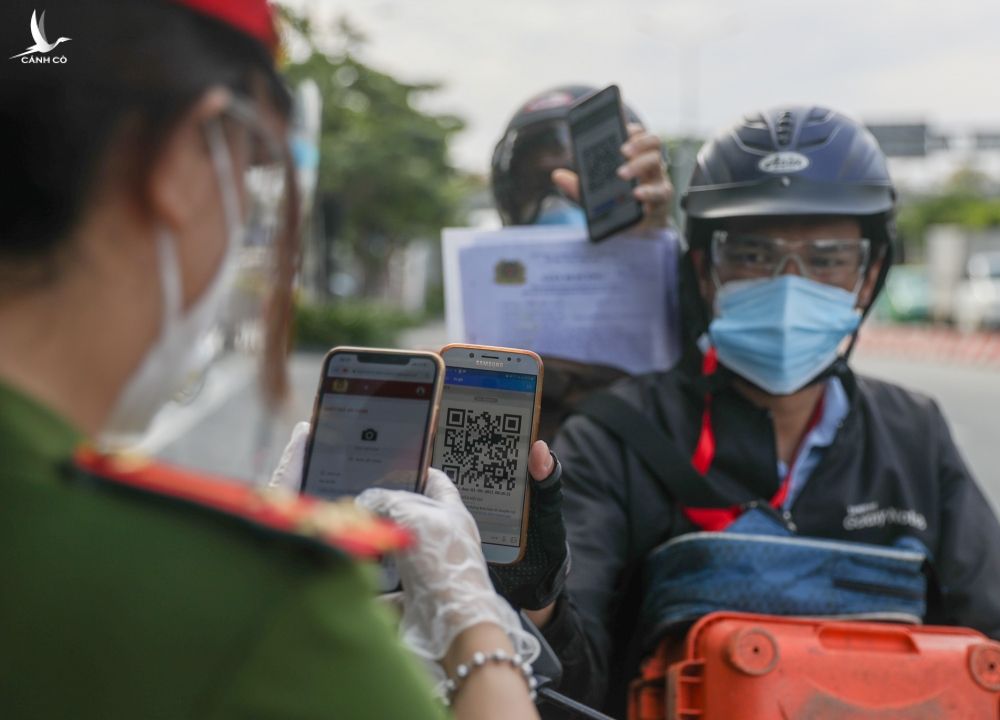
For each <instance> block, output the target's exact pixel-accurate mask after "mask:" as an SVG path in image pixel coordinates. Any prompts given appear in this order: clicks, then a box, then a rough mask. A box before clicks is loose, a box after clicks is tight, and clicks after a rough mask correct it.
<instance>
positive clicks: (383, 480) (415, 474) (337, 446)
mask: <svg viewBox="0 0 1000 720" xmlns="http://www.w3.org/2000/svg"><path fill="white" fill-rule="evenodd" d="M443 375H444V364H443V362H442V361H441V358H440V357H438V356H437V355H436V354H435V353H427V352H417V351H406V350H403V351H399V350H396V351H394V350H376V349H371V348H347V347H340V348H334V349H333V350H331V351H330V353H329V354H328V355H327V356H326V358H325V360H324V362H323V372H322V375H321V377H320V383H319V389H318V391H317V393H316V402H315V405H314V407H313V416H312V426H311V428H310V431H309V440H308V444H307V446H306V455H305V463H304V468H303V473H302V492H303V493H306V494H309V495H314V496H317V497H321V498H326V499H334V498H339V497H345V496H347V497H351V496H355V495H357V494H358V493H360V492H362V491H363V490H366V489H368V488H370V487H382V488H390V489H393V490H409V491H412V492H421V491H422V490H423V484H424V480H425V478H426V476H427V465H428V463H429V462H430V451H431V442H432V440H433V436H434V430H435V428H436V420H437V410H438V405H439V403H440V398H441V383H442V376H443ZM398 585H399V578H398V575H397V574H396V572H395V567H394V566H392V565H391V564H388V563H383V573H382V580H381V584H380V589H381V590H383V591H389V590H393V589H395V588H396V587H397V586H398Z"/></svg>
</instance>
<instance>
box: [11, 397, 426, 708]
mask: <svg viewBox="0 0 1000 720" xmlns="http://www.w3.org/2000/svg"><path fill="white" fill-rule="evenodd" d="M80 439H81V438H80V437H79V435H78V433H76V432H75V431H74V430H73V429H72V428H71V427H70V426H68V425H67V424H66V422H64V421H63V420H62V419H60V418H59V417H57V416H55V415H54V414H52V413H51V412H49V411H48V410H47V409H45V408H43V407H40V406H38V405H37V404H36V403H34V402H33V401H32V400H30V399H28V398H26V397H24V396H23V395H20V394H18V393H16V392H14V391H13V390H11V389H10V388H5V387H4V386H2V385H0V717H2V718H5V719H11V720H13V719H14V718H45V720H52V719H53V718H74V719H80V720H82V719H84V718H101V720H108V719H118V718H121V719H129V720H140V719H142V720H146V719H152V718H165V719H166V718H169V719H170V720H176V719H178V718H236V717H238V718H262V719H263V718H283V719H295V718H416V719H421V718H438V717H442V716H443V715H444V710H443V709H442V708H441V706H440V705H439V703H437V701H436V700H434V699H433V698H432V695H431V692H430V689H429V686H428V683H427V681H426V680H425V678H424V677H422V676H421V673H422V671H421V670H420V669H419V668H418V667H417V665H416V663H415V662H414V661H413V660H412V658H410V657H409V656H407V655H406V653H405V651H404V650H403V649H402V648H401V646H400V645H399V643H398V642H397V641H396V639H395V637H394V632H393V630H392V627H391V624H390V622H389V620H388V618H387V617H386V616H384V614H383V611H382V609H381V608H379V607H378V606H377V604H376V602H375V601H374V600H373V589H372V583H371V579H370V577H369V575H370V573H368V572H367V571H366V569H365V568H362V567H360V566H359V565H357V564H356V563H354V562H352V561H350V560H349V559H347V558H345V557H344V556H343V555H341V554H338V553H337V552H336V551H334V550H329V551H327V550H325V549H321V548H316V547H313V546H310V545H309V544H307V543H303V542H302V541H301V540H300V539H297V538H294V537H291V536H282V535H276V534H273V533H267V532H264V531H261V530H258V529H256V528H253V527H250V526H247V525H246V524H243V523H241V522H239V521H238V520H237V519H234V518H229V517H227V516H224V515H221V514H219V513H217V512H214V511H211V510H208V509H204V508H199V507H192V506H183V505H180V504H177V503H174V502H172V501H169V500H167V499H163V498H159V497H157V496H154V495H144V494H142V493H139V492H136V491H130V490H128V489H124V488H117V487H115V486H114V485H110V484H105V483H101V482H86V481H83V480H80V479H78V477H77V476H76V473H74V472H73V471H71V469H70V467H71V465H70V455H71V453H72V450H73V448H74V447H75V446H76V444H77V443H78V442H79V441H80Z"/></svg>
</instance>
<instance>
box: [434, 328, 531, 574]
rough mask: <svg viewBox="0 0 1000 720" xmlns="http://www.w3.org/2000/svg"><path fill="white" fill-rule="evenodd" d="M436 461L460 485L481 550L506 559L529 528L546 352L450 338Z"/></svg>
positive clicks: (516, 555)
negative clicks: (532, 455) (531, 458)
mask: <svg viewBox="0 0 1000 720" xmlns="http://www.w3.org/2000/svg"><path fill="white" fill-rule="evenodd" d="M441 358H442V359H443V360H444V364H445V379H444V388H443V390H442V394H441V412H440V413H439V416H438V418H439V419H438V429H437V434H436V437H435V441H434V454H433V457H432V460H431V464H432V465H433V466H434V467H436V468H439V469H441V470H443V471H444V472H445V474H447V475H448V477H450V478H451V479H452V481H453V482H454V483H455V485H456V486H457V487H458V491H459V493H460V494H461V495H462V500H463V501H464V502H465V505H466V507H467V508H468V509H469V512H470V513H471V514H472V517H473V518H475V520H476V523H477V525H478V526H479V534H480V536H481V537H482V541H483V554H484V555H485V556H486V560H487V561H488V562H491V563H495V564H500V565H508V564H511V563H516V562H518V561H519V560H521V558H522V557H523V556H524V552H525V549H526V547H527V534H528V503H529V500H530V482H529V478H528V452H529V451H530V449H531V445H532V443H533V442H534V441H535V437H536V436H537V433H538V413H539V409H540V406H541V397H542V360H541V358H539V357H538V355H536V354H535V353H533V352H531V351H529V350H513V349H509V348H499V347H489V346H483V345H458V344H456V345H448V346H446V347H444V348H442V350H441Z"/></svg>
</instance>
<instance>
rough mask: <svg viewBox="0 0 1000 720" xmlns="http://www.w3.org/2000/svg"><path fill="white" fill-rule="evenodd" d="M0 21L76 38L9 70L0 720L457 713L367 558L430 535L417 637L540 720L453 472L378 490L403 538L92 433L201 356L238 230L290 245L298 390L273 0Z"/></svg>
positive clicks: (258, 240)
mask: <svg viewBox="0 0 1000 720" xmlns="http://www.w3.org/2000/svg"><path fill="white" fill-rule="evenodd" d="M2 14H3V18H2V19H3V21H2V22H0V38H2V42H0V47H3V48H5V50H7V51H8V52H7V54H8V55H10V54H12V53H13V52H14V51H15V50H17V49H19V48H23V47H24V45H25V43H26V42H28V41H29V40H27V38H29V37H30V36H29V33H28V32H27V30H28V27H29V21H30V26H31V27H33V28H34V29H36V30H37V29H38V28H39V26H40V27H41V28H42V29H41V31H40V32H41V33H44V32H45V30H44V21H45V20H47V22H48V27H49V29H50V30H54V31H55V32H54V33H53V35H65V36H69V38H71V40H70V41H68V42H64V43H63V44H61V45H60V48H59V52H60V53H62V55H61V56H60V57H63V56H64V59H65V62H60V63H28V62H24V63H22V62H10V63H8V65H7V66H6V67H5V70H4V78H3V81H2V82H0V143H2V145H3V152H2V155H3V157H4V173H3V180H2V188H0V196H2V198H3V202H4V212H3V213H2V214H0V489H2V493H3V502H2V504H0V576H2V577H3V591H2V592H0V716H3V717H5V718H20V719H26V718H46V719H47V718H56V717H74V718H95V719H96V718H102V719H103V718H127V717H133V718H179V717H188V718H230V717H232V718H236V717H240V718H244V717H258V718H263V717H285V718H289V717H294V718H328V717H350V718H389V717H407V718H436V717H442V716H444V715H445V710H444V708H443V707H442V705H441V704H439V703H438V702H437V701H436V700H435V699H434V698H433V695H432V691H431V687H430V684H429V683H428V682H427V680H426V679H425V678H424V677H422V676H421V673H420V672H419V669H418V667H417V665H416V663H415V662H414V661H413V659H412V657H410V656H409V655H408V653H406V652H405V650H404V649H403V647H402V646H401V645H400V644H399V643H398V641H397V640H396V639H395V638H394V637H393V631H392V629H391V627H390V623H389V622H388V620H387V618H386V617H384V616H383V611H382V610H381V609H380V608H379V607H377V605H376V601H375V600H374V599H373V597H372V596H373V583H372V577H370V574H368V573H366V571H365V570H364V569H363V568H362V567H361V566H360V565H359V564H358V563H356V562H354V561H353V559H351V557H350V555H352V554H355V553H361V552H368V551H373V550H387V549H391V548H392V547H397V546H399V545H401V544H404V543H406V542H408V541H409V540H412V539H415V540H416V541H417V542H416V545H415V546H414V547H413V548H412V549H411V550H410V551H409V552H408V553H406V554H404V555H402V556H401V560H400V563H401V564H400V572H401V573H402V574H403V575H404V581H405V583H406V593H407V595H408V600H409V601H410V602H409V603H408V606H409V607H410V608H411V609H412V612H413V613H414V620H413V622H411V623H410V625H409V629H410V632H411V633H412V634H413V635H414V636H415V637H416V638H417V639H418V640H419V641H420V642H421V643H422V646H423V647H424V648H425V649H427V653H428V654H429V655H430V656H432V657H433V658H434V659H435V660H436V661H438V662H440V663H441V664H442V666H443V671H444V672H445V673H446V674H448V675H450V676H452V677H456V676H463V677H462V678H460V679H459V681H458V682H457V683H456V684H455V686H452V690H451V698H452V700H453V703H452V709H453V711H454V714H455V716H456V717H459V718H493V717H534V716H535V713H534V708H533V705H532V702H531V697H530V696H531V688H530V684H529V679H530V678H529V677H528V676H527V673H526V668H524V667H522V666H521V665H520V664H519V663H518V662H515V658H514V651H515V649H516V648H515V646H514V644H513V642H512V639H511V638H512V637H513V638H514V640H517V638H518V636H517V634H516V632H517V629H516V628H514V627H512V626H511V625H512V623H515V622H516V620H512V617H513V613H512V612H511V610H510V608H509V607H508V606H507V605H506V604H505V603H504V602H503V601H502V600H501V599H500V598H499V597H498V596H497V595H496V593H495V592H494V591H493V589H492V587H491V585H490V582H489V579H488V576H487V571H486V567H485V563H484V561H483V558H482V555H481V552H480V549H479V538H478V535H477V534H476V532H475V525H474V523H473V521H472V519H471V517H470V516H469V515H468V513H467V512H466V511H465V509H464V507H463V506H462V504H461V502H460V501H459V500H458V497H457V493H456V491H455V489H454V488H453V487H452V486H451V484H450V483H449V482H448V481H447V480H446V479H444V480H442V479H441V478H439V477H436V476H435V477H432V478H431V479H430V480H429V483H428V491H427V497H422V496H418V495H416V494H413V493H395V494H394V493H388V492H375V493H374V494H372V495H371V496H369V497H367V498H366V499H365V501H366V503H367V504H368V506H369V507H372V508H374V509H375V510H377V511H378V512H379V513H381V514H384V515H388V516H390V517H392V518H394V519H395V520H396V521H397V522H398V523H399V524H400V525H402V526H404V527H405V528H408V532H404V531H403V530H401V529H400V527H399V526H398V525H393V524H388V523H387V522H386V521H378V520H374V519H373V518H372V517H371V516H369V515H367V514H364V513H362V511H360V510H357V509H343V508H339V509H338V508H337V507H334V506H329V505H327V504H325V503H321V502H318V501H302V500H298V499H296V498H295V497H292V496H278V497H272V496H268V495H261V494H258V493H256V492H254V491H252V490H250V489H247V488H243V487H241V486H238V485H230V484H225V483H220V482H217V481H213V480H211V479H206V478H202V477H197V476H192V475H189V474H183V473H180V472H177V471H174V470H171V469H169V468H162V467H157V466H154V465H152V464H150V463H147V462H144V461H138V460H136V459H135V458H128V457H124V456H119V455H107V454H102V453H100V452H98V451H96V450H94V449H92V448H93V445H94V444H95V443H99V442H107V443H118V442H122V440H123V439H124V438H127V437H129V436H134V435H135V434H137V433H140V432H142V430H143V429H144V428H145V427H146V425H147V424H148V422H149V421H150V419H151V417H152V415H153V414H154V413H155V412H156V410H157V409H158V408H159V407H160V406H161V405H162V404H164V403H165V402H166V401H168V400H169V399H170V398H171V397H172V396H173V395H174V394H175V392H176V391H177V390H178V386H179V385H180V384H182V383H183V381H184V379H185V378H186V377H187V376H188V375H189V374H190V371H191V370H192V368H193V365H194V358H193V357H192V355H193V353H192V350H193V349H194V348H196V346H197V343H198V340H199V339H200V338H201V336H202V335H203V334H204V333H205V332H206V331H207V330H209V329H210V328H211V327H212V326H213V325H214V323H216V322H217V320H218V316H219V311H220V306H221V303H222V299H223V298H224V297H225V294H226V290H227V289H228V288H229V287H230V286H231V284H232V282H233V277H234V272H235V270H234V266H235V265H236V260H237V258H238V256H239V255H240V253H241V250H242V245H243V243H244V242H252V243H253V244H254V247H255V249H259V248H260V247H262V246H263V247H270V249H271V250H273V252H274V255H275V257H276V259H277V262H276V266H275V267H274V269H273V273H274V277H275V280H274V286H273V288H272V292H271V295H272V305H273V307H272V312H271V313H270V314H269V320H270V323H271V324H269V325H268V331H267V333H266V336H267V338H268V343H269V353H268V355H267V358H268V359H267V367H268V372H267V374H266V380H267V381H268V388H269V391H270V393H271V394H272V396H277V395H280V392H281V378H282V376H283V375H282V359H283V357H284V352H285V348H284V346H283V341H282V339H283V338H286V337H287V332H286V324H287V317H288V315H287V310H288V301H289V293H290V285H291V278H292V275H293V272H294V260H295V253H296V247H295V227H296V224H297V219H296V218H295V214H296V212H295V210H296V208H298V206H299V205H298V202H297V198H296V196H295V185H294V175H293V173H292V172H291V171H290V168H289V164H288V162H289V153H288V151H287V147H286V141H285V137H286V132H287V120H288V113H289V102H288V97H287V95H286V92H285V90H284V88H283V86H282V84H281V81H280V79H279V78H278V76H277V75H276V72H275V67H274V61H273V57H274V54H275V51H276V48H277V33H276V31H275V26H274V18H273V15H272V10H271V8H270V7H269V6H268V4H267V3H266V2H265V0H246V1H245V2H240V3H233V2H221V1H219V0H106V1H105V2H102V3H96V4H95V3H80V2H77V1H76V0H51V1H50V2H49V3H48V4H47V5H46V12H45V15H46V17H45V18H42V23H41V24H39V23H38V22H36V20H35V17H34V14H33V13H32V12H31V6H30V5H28V4H26V3H21V2H17V3H8V4H6V5H5V6H4V8H3V10H2ZM36 34H37V33H36ZM62 39H63V40H65V38H62ZM39 52H40V51H39ZM279 221H280V225H279V226H278V227H275V225H276V223H279ZM352 507H353V506H352ZM297 528H309V529H308V530H299V529H297ZM439 553H442V554H446V555H447V556H448V557H449V558H450V559H451V560H452V561H453V562H451V563H442V562H439ZM480 659H481V661H480ZM462 668H464V670H462Z"/></svg>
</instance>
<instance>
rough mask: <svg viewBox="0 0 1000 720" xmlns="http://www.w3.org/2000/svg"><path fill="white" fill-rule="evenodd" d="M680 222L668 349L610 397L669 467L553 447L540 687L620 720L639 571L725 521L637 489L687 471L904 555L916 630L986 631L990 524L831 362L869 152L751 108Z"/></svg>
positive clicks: (883, 179) (618, 433)
mask: <svg viewBox="0 0 1000 720" xmlns="http://www.w3.org/2000/svg"><path fill="white" fill-rule="evenodd" d="M684 208H685V211H686V214H687V227H686V230H685V231H686V236H687V241H688V249H687V251H686V253H685V256H684V259H683V262H682V272H683V273H684V275H683V286H682V309H683V311H684V314H685V315H684V316H685V330H686V336H687V337H686V343H685V345H686V347H685V356H684V358H683V359H682V361H681V362H680V364H679V365H678V366H677V367H675V368H674V369H672V370H670V371H669V372H666V373H657V374H653V375H649V376H645V377H639V378H635V379H630V380H626V381H623V382H621V383H619V384H617V385H616V386H614V387H613V390H612V392H613V393H614V394H615V395H616V396H617V397H618V398H619V399H621V400H624V401H625V402H626V403H628V404H629V406H631V408H632V409H633V410H634V411H635V413H637V414H638V417H639V421H640V422H642V423H644V424H646V425H648V426H649V427H650V428H653V429H655V430H656V431H657V436H658V437H665V438H666V439H665V442H670V443H672V445H673V447H674V448H675V452H674V454H675V455H676V456H678V457H679V458H680V461H679V463H678V464H677V465H676V466H675V468H674V469H672V468H670V467H667V468H650V467H649V466H648V465H646V464H644V462H643V460H642V458H640V456H639V455H638V454H637V452H636V450H635V444H634V440H633V439H632V438H630V437H628V430H627V428H622V427H620V426H619V427H615V426H614V424H612V423H608V422H606V421H602V420H601V419H599V418H598V417H597V416H583V415H577V416H574V417H572V418H570V419H569V420H568V421H567V422H566V424H565V425H564V426H563V428H562V430H561V431H560V433H559V435H558V436H557V438H556V440H555V443H554V447H555V449H556V451H557V452H558V454H559V456H560V458H561V460H562V463H563V467H564V474H565V476H566V482H565V490H564V491H565V504H564V517H565V523H566V531H567V535H568V541H569V545H570V548H571V550H572V558H573V566H572V570H571V572H570V574H569V577H568V580H567V583H566V588H565V590H564V591H562V592H560V593H559V594H558V596H557V598H556V599H555V601H554V602H551V603H549V604H547V605H545V606H543V607H541V608H540V609H539V610H538V611H537V612H536V613H535V614H534V616H535V618H536V620H537V622H538V623H539V624H540V625H543V626H544V633H545V635H546V637H547V638H548V640H549V642H550V644H551V645H552V646H553V648H554V649H555V651H556V652H557V654H559V655H560V657H561V658H562V659H563V663H564V666H565V668H564V669H565V675H564V683H563V687H562V689H563V690H564V691H566V692H568V693H570V694H572V695H574V696H575V697H577V698H578V699H580V700H583V701H585V702H589V703H590V704H595V705H598V706H604V707H605V709H606V710H607V711H608V712H611V713H612V714H615V715H616V716H617V715H618V714H621V713H623V712H624V703H625V697H626V684H627V683H628V681H629V680H630V679H632V678H635V677H636V676H637V675H638V663H639V659H640V656H641V654H642V652H643V651H644V647H643V645H644V638H642V637H641V636H640V630H639V628H638V624H637V618H638V615H639V612H638V610H639V606H640V603H641V601H642V596H643V592H644V591H645V587H644V585H643V579H642V573H641V567H642V563H643V561H644V560H645V558H646V557H647V555H648V554H649V553H650V551H651V550H652V549H653V548H655V547H657V546H658V545H660V544H661V543H663V542H664V541H666V540H668V539H670V538H672V537H675V536H677V535H680V534H683V533H688V532H692V531H697V530H720V529H724V528H725V527H726V526H727V523H728V522H730V521H731V520H732V513H731V512H720V511H718V510H709V511H708V512H705V511H704V510H705V508H694V507H685V506H682V505H681V504H680V503H679V502H678V500H677V499H676V498H675V497H674V496H673V495H672V493H671V491H670V490H669V489H668V487H666V485H665V484H664V483H663V482H661V481H660V479H659V476H660V475H661V474H662V475H666V476H669V475H670V474H671V473H672V472H676V473H677V474H683V473H684V472H690V470H691V468H692V467H693V468H694V469H695V470H696V471H697V472H698V473H699V474H700V476H701V479H702V480H703V482H704V483H705V485H706V487H707V488H709V489H712V488H722V487H725V486H732V485H733V484H734V483H735V484H737V485H738V486H740V487H742V488H744V489H745V490H746V491H747V492H748V493H751V494H752V495H753V496H754V497H758V498H760V499H761V501H762V502H763V503H765V504H770V505H772V506H773V507H774V508H775V510H776V511H777V512H778V513H780V514H781V515H782V516H783V517H784V520H785V522H786V523H787V524H788V525H789V526H790V527H794V528H796V529H797V531H798V532H799V533H800V534H802V535H805V536H815V537H822V538H833V539H845V540H855V541H860V542H865V543H872V544H878V545H890V544H892V543H893V542H894V541H895V540H896V539H898V538H900V537H903V536H906V537H912V538H915V539H917V540H919V541H920V542H921V543H922V544H923V546H924V547H926V548H927V549H928V550H929V557H930V562H931V567H932V572H931V573H930V591H929V594H928V597H927V603H928V610H927V615H926V617H925V620H926V621H927V622H929V623H937V624H952V625H962V626H969V627H972V628H975V629H978V630H980V631H982V632H984V633H987V634H988V635H990V636H992V637H995V638H996V637H1000V588H998V587H997V582H998V580H997V579H998V578H1000V526H998V523H997V520H996V518H995V516H994V514H993V511H992V510H991V509H990V506H989V503H987V502H986V500H985V498H984V497H983V495H982V492H981V491H980V489H979V487H978V486H977V485H976V483H975V481H974V480H973V478H972V476H971V474H970V473H969V471H968V469H967V468H966V466H965V463H964V462H963V460H962V457H961V455H960V453H959V451H958V449H957V448H956V446H955V444H954V442H953V441H952V438H951V435H950V433H949V431H948V428H947V425H946V423H945V420H944V418H943V417H942V414H941V412H940V410H939V409H938V407H937V405H936V404H935V403H934V402H933V401H932V400H930V399H929V398H927V397H924V396H922V395H919V394H917V393H913V392H910V391H907V390H903V389H902V388H900V387H897V386H895V385H893V384H891V383H887V382H883V381H878V380H873V379H870V378H864V377H860V376H857V375H855V374H854V372H853V371H852V370H851V368H850V366H849V364H848V359H849V355H850V349H851V347H852V345H853V343H854V340H855V338H856V335H857V330H858V327H859V325H860V324H861V322H862V320H863V318H864V316H865V315H866V314H867V312H868V311H869V309H870V308H871V306H872V303H873V302H874V300H875V298H876V296H877V295H878V292H879V290H880V289H881V287H882V285H883V282H884V279H885V276H886V273H887V272H888V269H889V266H890V265H891V262H892V244H893V237H894V225H893V213H894V210H895V191H894V189H893V186H892V183H891V180H890V177H889V174H888V172H887V168H886V161H885V157H884V155H883V154H882V152H881V150H880V149H879V147H878V145H877V143H876V142H875V140H874V138H873V137H872V136H871V134H870V133H869V132H868V131H867V130H866V129H865V128H864V127H863V126H862V125H860V124H859V123H858V122H856V121H855V120H853V119H851V118H849V117H847V116H845V115H843V114H841V113H838V112H836V111H833V110H830V109H827V108H822V107H802V106H785V107H777V108H772V109H768V110H765V111H763V112H757V113H751V114H749V115H747V116H745V117H744V119H742V120H741V121H740V122H738V123H736V124H735V125H733V126H732V127H730V128H727V129H726V130H725V131H724V132H722V133H720V134H719V135H717V136H715V137H714V138H713V139H712V140H710V141H709V142H708V143H706V144H705V146H704V147H703V148H702V150H701V152H700V153H699V155H698V161H697V166H696V168H695V171H694V175H693V178H692V182H691V185H690V188H689V190H688V192H687V195H686V197H685V199H684ZM680 463H683V465H684V467H681V465H680ZM550 570H551V568H550ZM542 577H544V573H539V574H538V575H537V576H536V579H538V578H542ZM648 649H649V648H645V650H648Z"/></svg>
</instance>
